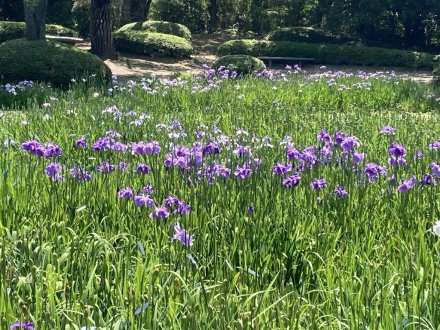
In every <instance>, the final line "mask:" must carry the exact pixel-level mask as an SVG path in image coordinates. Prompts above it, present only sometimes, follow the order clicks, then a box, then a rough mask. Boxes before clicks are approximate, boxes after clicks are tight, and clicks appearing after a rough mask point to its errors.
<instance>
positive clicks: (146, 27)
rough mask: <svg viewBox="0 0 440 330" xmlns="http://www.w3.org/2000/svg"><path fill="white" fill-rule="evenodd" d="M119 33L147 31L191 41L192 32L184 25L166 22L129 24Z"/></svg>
mask: <svg viewBox="0 0 440 330" xmlns="http://www.w3.org/2000/svg"><path fill="white" fill-rule="evenodd" d="M118 31H145V32H156V33H164V34H172V35H175V36H178V37H181V38H184V39H186V40H191V31H190V30H189V29H188V28H187V27H186V26H185V25H182V24H178V23H171V22H165V21H146V22H135V23H129V24H126V25H124V26H123V27H121V28H120V29H119V30H118Z"/></svg>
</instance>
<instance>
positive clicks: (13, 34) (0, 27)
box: [0, 21, 78, 43]
mask: <svg viewBox="0 0 440 330" xmlns="http://www.w3.org/2000/svg"><path fill="white" fill-rule="evenodd" d="M46 34H49V35H55V36H63V37H77V36H78V33H77V32H75V31H73V30H71V29H69V28H66V27H64V26H61V25H55V24H46ZM25 36H26V23H25V22H9V21H0V43H2V42H5V41H8V40H14V39H20V38H24V37H25Z"/></svg>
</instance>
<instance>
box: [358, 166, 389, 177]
mask: <svg viewBox="0 0 440 330" xmlns="http://www.w3.org/2000/svg"><path fill="white" fill-rule="evenodd" d="M364 172H365V174H366V175H367V177H368V179H369V180H370V181H376V180H378V179H379V175H386V174H387V172H388V171H387V169H386V168H385V167H382V166H380V165H378V164H375V163H368V164H366V165H365V171H364Z"/></svg>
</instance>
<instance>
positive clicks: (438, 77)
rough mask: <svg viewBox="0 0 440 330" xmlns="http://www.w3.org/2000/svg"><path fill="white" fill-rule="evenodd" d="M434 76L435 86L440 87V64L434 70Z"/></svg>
mask: <svg viewBox="0 0 440 330" xmlns="http://www.w3.org/2000/svg"><path fill="white" fill-rule="evenodd" d="M432 74H433V75H434V84H436V85H440V63H438V64H437V66H436V67H435V68H434V71H432Z"/></svg>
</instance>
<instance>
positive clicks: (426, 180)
mask: <svg viewBox="0 0 440 330" xmlns="http://www.w3.org/2000/svg"><path fill="white" fill-rule="evenodd" d="M420 186H422V187H423V186H435V179H434V178H433V177H432V175H431V174H429V173H426V174H425V175H424V176H423V179H422V180H420Z"/></svg>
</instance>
